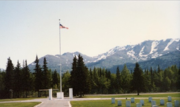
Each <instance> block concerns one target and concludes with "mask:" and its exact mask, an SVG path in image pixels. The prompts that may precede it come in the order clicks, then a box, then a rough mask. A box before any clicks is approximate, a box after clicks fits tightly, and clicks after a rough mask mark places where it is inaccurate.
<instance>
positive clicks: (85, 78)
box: [71, 54, 91, 97]
mask: <svg viewBox="0 0 180 107" xmlns="http://www.w3.org/2000/svg"><path fill="white" fill-rule="evenodd" d="M90 84H91V82H90V75H89V72H88V69H87V67H86V66H85V64H84V61H83V58H82V56H81V55H80V54H79V56H78V60H77V59H76V57H74V59H73V63H72V72H71V85H72V87H73V89H74V91H75V94H76V95H79V96H80V97H82V95H84V94H85V93H87V92H89V91H90V89H91V87H90Z"/></svg>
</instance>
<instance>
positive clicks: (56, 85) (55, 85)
mask: <svg viewBox="0 0 180 107" xmlns="http://www.w3.org/2000/svg"><path fill="white" fill-rule="evenodd" d="M59 81H60V77H59V74H58V73H57V71H56V70H55V71H54V72H53V73H52V87H53V88H55V89H57V88H59Z"/></svg>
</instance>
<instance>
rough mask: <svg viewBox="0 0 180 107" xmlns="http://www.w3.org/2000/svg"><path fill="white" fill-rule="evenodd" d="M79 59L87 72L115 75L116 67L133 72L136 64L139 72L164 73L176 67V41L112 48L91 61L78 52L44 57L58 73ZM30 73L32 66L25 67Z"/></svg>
mask: <svg viewBox="0 0 180 107" xmlns="http://www.w3.org/2000/svg"><path fill="white" fill-rule="evenodd" d="M79 54H81V56H82V57H83V59H84V63H85V64H86V66H87V67H88V68H94V67H101V68H105V69H109V70H110V71H111V72H112V73H114V72H115V70H116V68H117V66H119V67H120V69H122V68H123V66H124V64H126V65H127V67H128V69H129V70H133V69H134V65H135V62H139V63H140V66H141V68H142V69H149V68H150V67H153V68H154V69H155V68H157V65H159V66H160V67H161V69H165V68H167V67H168V66H171V65H177V66H178V67H179V66H180V38H177V39H166V40H147V41H143V42H141V43H139V44H136V45H126V46H116V47H114V48H112V49H110V50H109V51H107V52H105V53H103V54H99V55H98V56H95V57H89V56H87V55H84V54H82V53H80V52H73V53H70V52H67V53H64V54H62V55H61V56H60V55H45V56H44V57H46V59H47V63H48V64H47V66H48V68H49V69H51V70H52V71H54V70H57V71H59V67H60V66H59V64H60V60H61V64H62V71H63V72H64V71H71V65H72V61H73V58H74V56H78V55H79ZM44 57H41V58H39V61H40V65H41V66H42V65H43V58H44ZM28 66H29V68H30V70H31V71H33V69H34V67H35V63H34V62H32V63H31V64H29V65H28Z"/></svg>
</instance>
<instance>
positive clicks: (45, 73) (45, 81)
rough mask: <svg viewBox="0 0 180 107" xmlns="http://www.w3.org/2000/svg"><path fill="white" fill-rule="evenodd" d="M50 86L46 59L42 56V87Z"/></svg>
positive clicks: (47, 87)
mask: <svg viewBox="0 0 180 107" xmlns="http://www.w3.org/2000/svg"><path fill="white" fill-rule="evenodd" d="M50 87H51V78H50V71H49V70H48V67H47V61H46V58H45V57H44V61H43V88H44V89H49V88H50Z"/></svg>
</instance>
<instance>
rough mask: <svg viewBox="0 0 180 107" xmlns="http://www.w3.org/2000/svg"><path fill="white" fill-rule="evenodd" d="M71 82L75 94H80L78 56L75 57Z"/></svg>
mask: <svg viewBox="0 0 180 107" xmlns="http://www.w3.org/2000/svg"><path fill="white" fill-rule="evenodd" d="M70 84H71V86H72V88H73V94H74V96H75V95H77V94H78V79H77V58H76V56H75V57H74V58H73V63H72V71H71V77H70Z"/></svg>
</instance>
